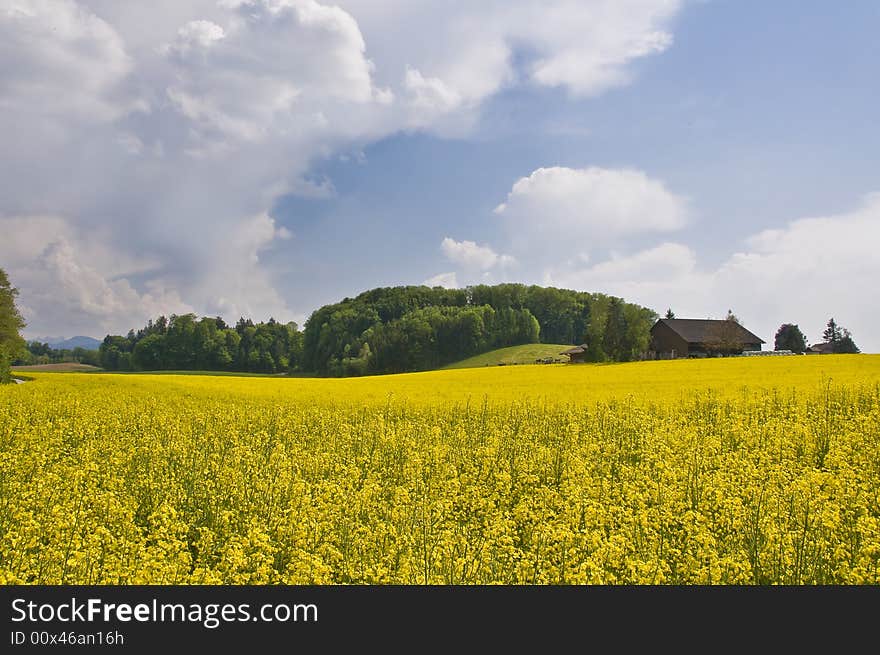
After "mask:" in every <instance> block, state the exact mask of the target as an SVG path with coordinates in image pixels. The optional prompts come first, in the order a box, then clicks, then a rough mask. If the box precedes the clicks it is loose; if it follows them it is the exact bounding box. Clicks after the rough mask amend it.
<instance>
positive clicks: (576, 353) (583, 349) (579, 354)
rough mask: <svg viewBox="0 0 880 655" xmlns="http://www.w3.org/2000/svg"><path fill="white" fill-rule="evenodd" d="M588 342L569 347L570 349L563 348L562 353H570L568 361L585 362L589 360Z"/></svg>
mask: <svg viewBox="0 0 880 655" xmlns="http://www.w3.org/2000/svg"><path fill="white" fill-rule="evenodd" d="M587 348H588V346H587V344H585V343H582V344H581V345H579V346H574V347H573V348H569V349H568V350H563V351H562V352H561V353H559V354H560V355H568V361H569V363H570V364H583V363H584V362H585V361H587Z"/></svg>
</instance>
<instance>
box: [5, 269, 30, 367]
mask: <svg viewBox="0 0 880 655" xmlns="http://www.w3.org/2000/svg"><path fill="white" fill-rule="evenodd" d="M17 296H18V289H16V288H15V287H13V286H12V283H11V282H10V281H9V278H8V277H7V276H6V271H4V270H3V269H2V268H0V382H9V381H10V380H11V378H12V371H11V369H10V365H11V364H12V361H13V360H14V359H15V358H17V357H19V356H21V355H24V354H25V353H26V352H27V344H26V343H25V340H24V339H22V338H21V334H19V333H20V331H21V330H22V329H23V328H24V326H25V322H24V319H23V318H22V316H21V313H20V312H19V311H18V307H16V306H15V299H16V297H17Z"/></svg>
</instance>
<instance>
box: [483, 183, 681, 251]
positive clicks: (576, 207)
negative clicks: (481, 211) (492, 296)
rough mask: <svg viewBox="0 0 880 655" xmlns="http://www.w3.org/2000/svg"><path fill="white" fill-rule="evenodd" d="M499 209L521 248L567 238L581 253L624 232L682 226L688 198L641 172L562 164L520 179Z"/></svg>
mask: <svg viewBox="0 0 880 655" xmlns="http://www.w3.org/2000/svg"><path fill="white" fill-rule="evenodd" d="M495 214H496V215H497V216H499V218H500V219H501V221H502V224H503V226H504V228H505V231H506V233H507V234H508V235H509V237H510V239H511V244H512V245H513V247H514V248H515V249H516V250H517V252H519V251H533V250H534V249H535V248H536V247H544V248H552V247H553V244H556V245H557V246H558V244H560V243H562V242H564V243H566V244H568V246H569V247H574V248H580V251H581V253H587V252H588V251H589V250H590V249H591V248H594V247H596V246H605V245H608V244H613V243H614V242H615V241H616V240H619V239H620V237H623V236H628V235H633V234H644V233H646V232H669V231H673V230H677V229H679V228H681V227H682V226H684V225H685V223H686V221H687V216H688V212H687V201H686V200H685V199H684V198H683V197H681V196H679V195H677V194H675V193H673V192H671V191H669V190H668V189H667V188H666V186H665V185H664V184H663V183H662V182H661V181H659V180H656V179H653V178H650V177H648V176H647V175H646V174H645V173H643V172H641V171H638V170H633V169H606V168H596V167H591V168H583V169H574V168H565V167H560V166H555V167H550V168H539V169H537V170H535V171H533V172H532V173H531V174H530V175H528V176H527V177H523V178H520V179H519V180H517V181H516V183H514V185H513V188H512V189H511V190H510V193H508V195H507V200H506V201H505V202H504V203H502V204H500V205H498V206H497V207H496V208H495Z"/></svg>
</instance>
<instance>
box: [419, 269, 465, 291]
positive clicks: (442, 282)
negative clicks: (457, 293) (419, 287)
mask: <svg viewBox="0 0 880 655" xmlns="http://www.w3.org/2000/svg"><path fill="white" fill-rule="evenodd" d="M422 284H423V285H424V286H426V287H444V288H446V289H458V288H459V287H458V277H457V276H456V274H455V271H451V272H449V273H439V274H437V275H435V276H434V277H429V278H428V279H427V280H425V281H424V282H422Z"/></svg>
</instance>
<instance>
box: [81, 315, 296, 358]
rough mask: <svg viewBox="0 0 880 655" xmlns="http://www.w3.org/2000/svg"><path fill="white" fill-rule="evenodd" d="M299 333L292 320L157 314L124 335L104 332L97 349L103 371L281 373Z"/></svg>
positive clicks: (292, 356)
mask: <svg viewBox="0 0 880 655" xmlns="http://www.w3.org/2000/svg"><path fill="white" fill-rule="evenodd" d="M301 353H302V332H300V330H299V329H298V326H297V324H296V323H293V322H291V323H279V322H277V321H275V320H274V319H272V318H270V319H269V320H268V321H267V322H265V323H256V324H255V323H254V322H253V321H251V320H250V319H245V318H241V319H239V321H238V323H236V325H235V326H234V327H231V326H229V325H227V324H226V322H225V321H224V320H223V319H222V318H220V317H219V316H218V317H214V318H210V317H203V318H201V319H199V318H197V317H196V315H195V314H181V315H175V314H173V315H171V317H165V316H160V317H159V318H158V319H156V321H152V320H150V321H149V322H148V323H147V325H146V326H145V327H144V328H142V329H140V330H138V331H137V332H135V331H134V330H131V331H129V333H128V335H127V336H124V337H123V336H118V335H109V334H108V335H107V336H106V337H105V338H104V341H103V342H102V343H101V346H100V348H99V350H98V357H99V362H100V365H101V367H102V368H104V369H107V370H108V371H158V370H182V371H187V370H203V371H242V372H245V371H246V372H253V373H282V372H284V373H286V372H288V371H291V370H296V369H297V368H298V367H299V363H300V358H301Z"/></svg>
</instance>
